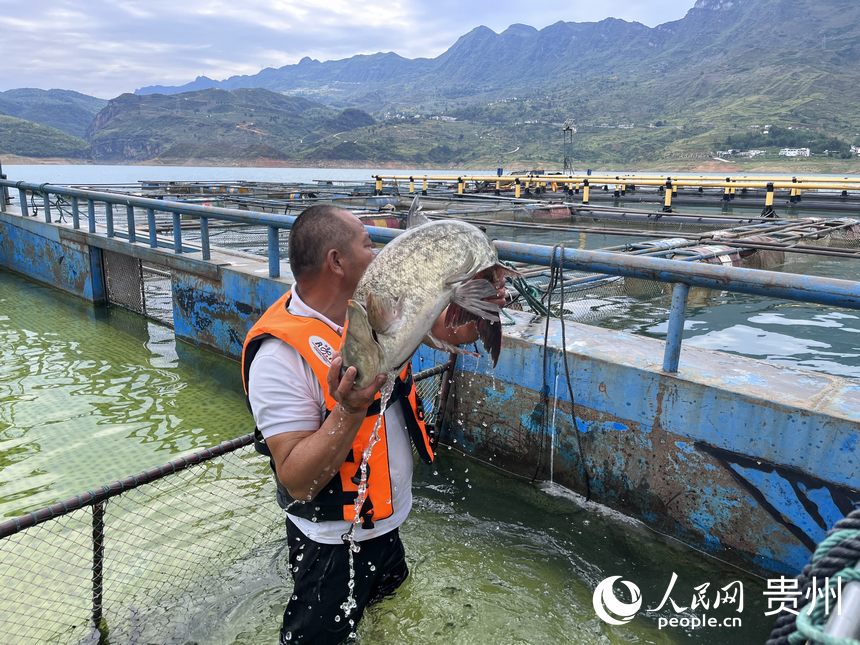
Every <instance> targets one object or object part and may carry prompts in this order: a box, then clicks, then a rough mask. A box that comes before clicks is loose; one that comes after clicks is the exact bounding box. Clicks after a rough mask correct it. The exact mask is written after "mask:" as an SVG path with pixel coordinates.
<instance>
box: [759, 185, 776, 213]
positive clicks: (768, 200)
mask: <svg viewBox="0 0 860 645" xmlns="http://www.w3.org/2000/svg"><path fill="white" fill-rule="evenodd" d="M761 214H762V217H776V211H775V210H773V182H772V181H771V182H768V184H767V193H766V194H765V197H764V208H762V209H761Z"/></svg>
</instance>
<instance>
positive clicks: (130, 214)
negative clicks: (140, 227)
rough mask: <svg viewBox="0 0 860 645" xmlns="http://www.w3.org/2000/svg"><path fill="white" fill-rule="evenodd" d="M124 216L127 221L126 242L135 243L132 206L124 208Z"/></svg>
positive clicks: (135, 235)
mask: <svg viewBox="0 0 860 645" xmlns="http://www.w3.org/2000/svg"><path fill="white" fill-rule="evenodd" d="M125 214H126V219H127V221H128V241H129V242H132V243H134V242H137V232H136V231H135V230H134V206H126V207H125Z"/></svg>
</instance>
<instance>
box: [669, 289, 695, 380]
mask: <svg viewBox="0 0 860 645" xmlns="http://www.w3.org/2000/svg"><path fill="white" fill-rule="evenodd" d="M689 293H690V287H689V286H688V285H686V284H684V283H683V282H679V283H678V284H676V285H675V286H674V287H673V288H672V309H671V310H670V312H669V329H668V331H667V332H666V349H665V351H664V353H663V371H664V372H667V373H669V374H674V373H675V372H677V371H678V361H679V360H680V358H681V341H682V340H683V338H684V319H685V318H686V315H685V309H686V307H687V294H689Z"/></svg>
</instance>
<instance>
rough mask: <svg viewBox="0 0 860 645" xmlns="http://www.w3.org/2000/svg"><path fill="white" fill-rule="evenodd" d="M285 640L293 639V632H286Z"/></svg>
mask: <svg viewBox="0 0 860 645" xmlns="http://www.w3.org/2000/svg"><path fill="white" fill-rule="evenodd" d="M284 640H285V641H291V640H293V632H287V633H286V634H284Z"/></svg>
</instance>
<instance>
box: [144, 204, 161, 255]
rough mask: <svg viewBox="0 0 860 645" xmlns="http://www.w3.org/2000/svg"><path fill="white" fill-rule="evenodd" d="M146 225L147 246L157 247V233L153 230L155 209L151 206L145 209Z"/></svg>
mask: <svg viewBox="0 0 860 645" xmlns="http://www.w3.org/2000/svg"><path fill="white" fill-rule="evenodd" d="M146 226H147V228H149V246H151V247H152V248H154V249H157V248H158V235H157V234H156V230H155V210H154V209H152V208H147V209H146Z"/></svg>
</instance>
